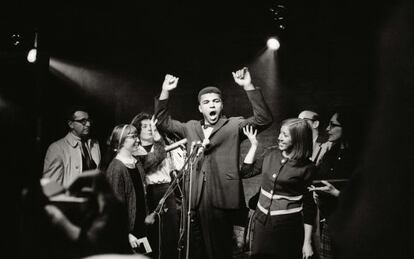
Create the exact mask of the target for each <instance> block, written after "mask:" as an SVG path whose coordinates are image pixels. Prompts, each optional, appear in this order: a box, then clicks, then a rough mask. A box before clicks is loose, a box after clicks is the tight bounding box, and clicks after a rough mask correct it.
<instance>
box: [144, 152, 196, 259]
mask: <svg viewBox="0 0 414 259" xmlns="http://www.w3.org/2000/svg"><path fill="white" fill-rule="evenodd" d="M202 150H203V147H202V146H200V145H198V146H194V148H193V150H192V151H191V153H190V155H189V156H187V157H186V159H185V161H184V165H183V167H182V169H181V170H180V171H179V172H178V174H177V176H176V177H175V179H174V180H173V181H172V182H171V184H170V185H169V186H168V188H167V190H166V191H165V193H164V195H163V197H162V198H161V199H160V201H159V203H158V205H157V207H156V208H155V209H154V211H153V212H152V213H150V214H149V216H150V215H153V216H152V217H155V216H157V217H158V219H159V220H158V222H159V228H160V227H161V220H160V219H161V217H160V215H161V214H162V213H163V212H164V210H163V207H164V204H165V201H166V200H167V198H168V196H170V195H171V194H172V193H173V192H174V190H175V189H176V188H177V187H179V183H180V181H181V180H183V186H185V176H186V175H187V174H190V179H189V181H190V182H189V194H188V196H189V197H188V211H187V218H186V220H187V221H186V222H187V227H186V228H184V227H183V226H184V225H183V223H182V221H183V219H184V218H185V217H184V216H183V214H184V213H183V211H184V209H183V207H184V206H185V205H186V203H187V202H186V201H185V195H184V193H185V192H184V193H183V195H182V197H181V201H182V203H181V204H182V208H181V215H182V220H181V221H180V233H179V240H178V242H179V243H181V238H182V237H183V233H184V232H185V231H187V238H186V258H187V259H188V256H189V244H190V222H191V219H190V216H191V189H192V188H191V181H192V171H193V165H194V164H195V163H196V162H197V161H198V158H199V156H200V154H201V153H202ZM158 232H159V234H160V233H161V230H160V229H159V231H158ZM159 237H160V235H159ZM160 239H161V238H160ZM158 246H159V249H158V251H159V253H158V256H159V258H161V251H160V250H161V249H160V247H161V242H159V244H158ZM178 250H179V253H178V258H181V252H180V251H181V248H180V247H179V248H178Z"/></svg>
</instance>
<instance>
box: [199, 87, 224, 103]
mask: <svg viewBox="0 0 414 259" xmlns="http://www.w3.org/2000/svg"><path fill="white" fill-rule="evenodd" d="M211 93H213V94H218V95H220V98H222V97H221V91H220V89H218V88H217V87H215V86H206V87H204V88H203V89H201V90H200V92H198V101H199V102H200V99H201V96H202V95H203V94H211Z"/></svg>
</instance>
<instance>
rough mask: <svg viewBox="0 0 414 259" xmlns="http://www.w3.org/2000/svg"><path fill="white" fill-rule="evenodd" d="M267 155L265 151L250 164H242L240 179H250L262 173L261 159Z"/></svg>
mask: <svg viewBox="0 0 414 259" xmlns="http://www.w3.org/2000/svg"><path fill="white" fill-rule="evenodd" d="M268 153H269V149H266V150H265V151H264V152H263V153H262V155H260V156H259V157H258V158H257V159H256V160H255V161H254V162H253V163H252V164H246V163H243V164H242V166H241V168H240V175H241V176H242V178H250V177H253V176H256V175H258V174H261V173H262V167H263V159H264V158H265V156H266V155H267V154H268Z"/></svg>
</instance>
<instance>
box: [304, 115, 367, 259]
mask: <svg viewBox="0 0 414 259" xmlns="http://www.w3.org/2000/svg"><path fill="white" fill-rule="evenodd" d="M355 119H356V116H355V114H354V113H353V112H351V111H350V110H347V109H343V108H342V109H341V108H337V109H336V112H335V113H334V114H333V115H332V117H331V119H330V121H329V124H328V127H327V128H326V131H327V134H328V141H329V143H330V149H329V150H328V151H327V152H326V154H325V155H324V157H323V158H322V160H321V162H320V164H319V165H318V166H317V170H316V176H315V179H318V180H320V182H321V186H317V187H315V186H311V187H310V188H309V190H311V191H313V196H314V199H315V202H316V204H317V205H318V208H319V215H320V225H319V226H320V232H321V233H320V236H321V238H320V239H321V240H320V255H319V256H320V258H321V259H332V258H337V256H336V251H335V250H336V249H335V244H333V243H332V238H331V231H330V229H329V227H328V225H329V220H330V216H331V215H332V213H333V212H334V211H335V210H336V207H337V203H338V197H339V194H340V192H341V190H342V189H343V188H344V187H345V185H346V182H347V180H348V179H349V178H350V177H351V174H352V173H353V171H354V169H355V166H356V164H357V160H356V158H357V157H358V153H357V150H355V149H354V147H355V145H353V144H352V143H350V141H351V140H353V141H354V142H355V138H356V135H357V134H356V132H355V131H356V128H355V127H353V125H354V124H355ZM357 125H358V124H357ZM359 134H360V133H359Z"/></svg>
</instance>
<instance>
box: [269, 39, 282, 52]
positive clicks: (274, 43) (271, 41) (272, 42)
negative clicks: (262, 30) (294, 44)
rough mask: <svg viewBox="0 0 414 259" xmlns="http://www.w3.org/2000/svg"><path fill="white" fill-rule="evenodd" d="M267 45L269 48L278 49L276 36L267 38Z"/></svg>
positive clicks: (278, 44)
mask: <svg viewBox="0 0 414 259" xmlns="http://www.w3.org/2000/svg"><path fill="white" fill-rule="evenodd" d="M267 47H268V48H269V49H271V50H278V49H279V47H280V43H279V41H278V40H277V39H276V38H273V37H272V38H269V39H268V40H267Z"/></svg>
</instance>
